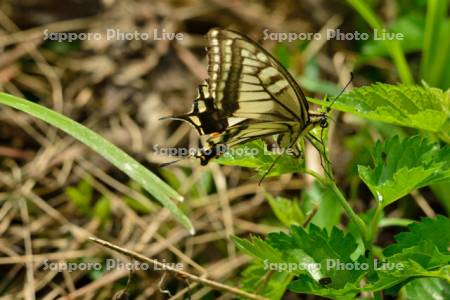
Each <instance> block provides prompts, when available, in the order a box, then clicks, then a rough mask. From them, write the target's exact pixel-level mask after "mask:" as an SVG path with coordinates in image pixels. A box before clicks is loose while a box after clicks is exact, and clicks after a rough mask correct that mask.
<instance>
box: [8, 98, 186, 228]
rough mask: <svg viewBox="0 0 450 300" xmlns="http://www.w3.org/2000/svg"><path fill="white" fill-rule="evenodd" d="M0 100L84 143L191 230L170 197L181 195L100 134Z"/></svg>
mask: <svg viewBox="0 0 450 300" xmlns="http://www.w3.org/2000/svg"><path fill="white" fill-rule="evenodd" d="M0 103H2V104H5V105H7V106H10V107H13V108H15V109H18V110H20V111H23V112H25V113H28V114H30V115H32V116H34V117H36V118H38V119H40V120H42V121H44V122H47V123H49V124H50V125H52V126H55V127H56V128H58V129H61V130H62V131H64V132H66V133H67V134H69V135H71V136H73V137H74V138H76V139H77V140H79V141H80V142H82V143H83V144H85V145H87V146H88V147H90V148H91V149H93V150H94V151H95V152H97V153H98V154H100V155H101V156H102V157H104V158H105V159H106V160H107V161H109V162H110V163H112V164H113V165H114V166H116V167H117V168H119V169H120V170H122V171H123V172H124V173H125V174H127V175H128V176H130V177H131V178H132V179H133V180H135V181H136V182H137V183H139V185H141V186H142V187H143V188H144V189H145V190H146V191H148V192H149V193H150V194H151V195H152V196H154V197H155V198H156V199H157V200H158V201H159V202H161V204H162V205H163V206H165V207H166V208H168V209H169V210H170V211H171V212H172V214H173V215H174V217H175V218H176V219H177V220H178V221H179V222H180V223H181V224H182V225H183V226H184V227H186V228H187V229H189V231H190V232H191V233H193V232H194V228H193V226H192V224H191V222H190V221H189V219H188V217H187V216H186V215H185V214H183V212H182V211H181V210H180V209H179V208H178V207H177V206H176V205H175V203H174V202H173V201H172V199H176V200H178V201H182V200H183V197H182V196H181V195H179V194H178V193H177V192H176V191H175V190H173V189H172V188H171V187H170V186H169V185H167V184H166V183H165V182H164V181H162V180H161V179H160V178H159V177H158V176H156V175H155V174H153V173H152V172H150V171H149V170H147V169H146V168H145V167H144V166H142V165H141V164H139V163H138V162H137V161H136V160H134V159H133V158H132V157H130V156H129V155H128V154H126V153H125V152H124V151H122V150H120V149H119V148H118V147H116V146H114V145H113V144H111V143H110V142H108V141H107V140H106V139H104V138H103V137H102V136H100V135H99V134H97V133H95V132H94V131H92V130H90V129H88V128H87V127H84V126H83V125H81V124H79V123H77V122H75V121H73V120H71V119H69V118H67V117H65V116H63V115H61V114H59V113H57V112H55V111H53V110H50V109H48V108H46V107H44V106H41V105H38V104H36V103H33V102H30V101H28V100H25V99H22V98H19V97H15V96H12V95H9V94H5V93H0Z"/></svg>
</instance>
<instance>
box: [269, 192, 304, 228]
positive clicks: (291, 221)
mask: <svg viewBox="0 0 450 300" xmlns="http://www.w3.org/2000/svg"><path fill="white" fill-rule="evenodd" d="M266 198H267V200H268V201H269V204H270V206H271V207H272V211H273V212H274V214H275V215H276V217H277V218H278V220H280V222H281V223H283V225H285V226H286V227H289V226H291V225H302V224H303V223H304V221H305V216H304V214H303V212H302V210H301V208H300V207H299V204H298V201H296V200H289V199H286V198H283V197H273V196H272V195H270V194H267V193H266Z"/></svg>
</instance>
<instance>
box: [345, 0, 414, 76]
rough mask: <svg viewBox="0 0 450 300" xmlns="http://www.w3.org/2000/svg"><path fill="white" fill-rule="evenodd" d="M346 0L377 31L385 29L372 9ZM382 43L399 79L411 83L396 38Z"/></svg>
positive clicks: (363, 3) (354, 1)
mask: <svg viewBox="0 0 450 300" xmlns="http://www.w3.org/2000/svg"><path fill="white" fill-rule="evenodd" d="M347 2H348V3H349V4H350V5H351V6H353V8H354V9H355V10H356V11H357V12H358V13H359V14H360V15H361V17H362V18H363V19H364V20H365V21H366V22H367V23H368V24H369V25H370V26H371V27H372V28H373V29H376V30H378V31H381V30H386V31H387V29H386V28H384V26H383V24H382V23H381V21H380V20H379V19H378V17H377V16H376V15H375V13H374V12H373V11H372V9H371V8H370V7H369V6H368V5H367V4H366V3H365V2H363V1H361V0H347ZM383 42H384V45H385V46H386V48H387V49H388V51H389V54H390V55H391V57H392V59H393V61H394V63H395V66H396V67H397V71H398V73H399V76H400V79H401V80H402V82H403V83H406V84H413V83H414V79H413V76H412V74H411V70H410V69H409V66H408V63H407V62H406V58H405V54H404V52H403V50H402V47H401V46H400V43H399V42H398V41H397V40H384V41H383Z"/></svg>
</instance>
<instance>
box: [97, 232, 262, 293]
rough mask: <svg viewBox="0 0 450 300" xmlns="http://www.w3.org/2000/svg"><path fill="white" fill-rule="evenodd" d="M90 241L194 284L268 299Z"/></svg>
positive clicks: (108, 244)
mask: <svg viewBox="0 0 450 300" xmlns="http://www.w3.org/2000/svg"><path fill="white" fill-rule="evenodd" d="M89 239H90V240H91V241H93V242H96V243H97V244H100V245H102V246H104V247H107V248H110V249H112V250H114V251H117V252H119V253H122V254H124V255H126V256H129V257H133V258H134V259H136V260H139V261H143V262H147V263H151V264H152V265H154V266H157V267H158V268H159V269H160V270H163V271H169V272H172V273H174V274H175V275H177V276H178V277H180V278H185V279H186V278H187V279H189V280H192V281H194V282H199V283H202V284H204V285H207V286H209V287H211V288H214V289H216V290H220V291H224V292H228V293H231V294H234V295H237V296H241V297H244V298H247V299H256V300H265V299H267V298H265V297H263V296H259V295H255V294H251V293H247V292H245V291H242V290H240V289H237V288H234V287H232V286H228V285H225V284H222V283H219V282H216V281H212V280H210V279H207V278H204V277H198V276H196V275H193V274H191V273H188V272H185V271H182V270H178V269H176V268H173V267H171V266H169V265H167V264H163V263H161V262H159V261H157V260H154V259H151V258H148V257H146V256H144V255H142V254H139V253H136V252H134V251H131V250H128V249H124V248H121V247H119V246H116V245H114V244H111V243H109V242H107V241H105V240H101V239H98V238H95V237H90V238H89Z"/></svg>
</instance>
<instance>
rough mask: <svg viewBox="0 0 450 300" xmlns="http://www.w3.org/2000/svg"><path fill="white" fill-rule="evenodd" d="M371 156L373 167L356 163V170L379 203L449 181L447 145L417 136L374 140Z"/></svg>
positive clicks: (449, 169) (449, 167)
mask: <svg viewBox="0 0 450 300" xmlns="http://www.w3.org/2000/svg"><path fill="white" fill-rule="evenodd" d="M372 156H373V160H374V166H373V167H372V168H371V167H367V166H358V173H359V176H360V177H361V179H362V180H363V181H364V183H365V184H366V185H367V186H368V187H369V189H370V190H371V192H372V194H373V195H374V197H375V199H377V200H378V201H379V203H380V204H381V205H382V206H386V205H388V204H390V203H392V202H394V201H395V200H397V199H400V198H401V197H403V196H405V195H407V194H408V193H410V192H411V191H413V190H415V189H417V188H420V187H423V186H426V185H430V184H433V183H437V182H442V181H447V180H450V147H449V146H445V147H443V148H440V147H439V145H438V144H434V143H431V142H430V141H429V140H427V139H425V138H423V137H421V136H412V137H410V138H407V139H404V140H400V139H399V138H398V136H395V137H393V138H391V139H389V140H387V141H386V142H385V143H380V142H378V143H377V144H376V145H375V149H374V151H373V154H372Z"/></svg>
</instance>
